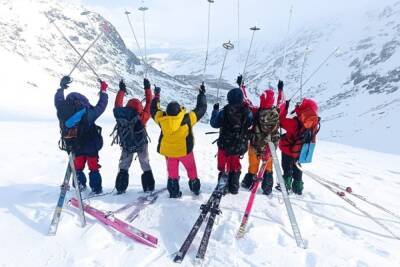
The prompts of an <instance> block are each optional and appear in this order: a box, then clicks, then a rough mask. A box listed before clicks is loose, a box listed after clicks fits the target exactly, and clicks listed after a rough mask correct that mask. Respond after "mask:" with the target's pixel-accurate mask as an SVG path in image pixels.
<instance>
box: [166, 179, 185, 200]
mask: <svg viewBox="0 0 400 267" xmlns="http://www.w3.org/2000/svg"><path fill="white" fill-rule="evenodd" d="M167 189H168V192H169V197H170V198H180V197H181V196H182V192H181V191H180V190H179V180H178V179H171V178H168V183H167Z"/></svg>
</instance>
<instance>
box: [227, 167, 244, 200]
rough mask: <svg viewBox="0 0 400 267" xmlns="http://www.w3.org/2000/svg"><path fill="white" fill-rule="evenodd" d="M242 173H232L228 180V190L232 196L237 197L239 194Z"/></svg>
mask: <svg viewBox="0 0 400 267" xmlns="http://www.w3.org/2000/svg"><path fill="white" fill-rule="evenodd" d="M240 173H241V172H230V173H229V179H228V190H229V193H231V194H232V195H236V194H237V193H238V192H239V179H240Z"/></svg>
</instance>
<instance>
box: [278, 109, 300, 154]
mask: <svg viewBox="0 0 400 267" xmlns="http://www.w3.org/2000/svg"><path fill="white" fill-rule="evenodd" d="M287 114H288V111H287V110H286V108H285V103H283V104H281V106H280V114H279V122H280V126H281V127H282V128H283V129H285V130H286V134H285V135H283V136H282V137H281V139H280V140H279V149H280V150H281V151H282V153H283V154H285V155H287V156H290V157H292V158H295V159H297V158H299V156H300V151H301V146H302V143H301V139H300V138H299V136H300V132H301V130H302V129H301V128H302V127H301V125H300V122H299V121H298V119H297V117H294V118H293V119H290V118H286V116H287Z"/></svg>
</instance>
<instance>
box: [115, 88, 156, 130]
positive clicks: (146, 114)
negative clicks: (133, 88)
mask: <svg viewBox="0 0 400 267" xmlns="http://www.w3.org/2000/svg"><path fill="white" fill-rule="evenodd" d="M144 92H145V97H146V105H145V106H144V108H143V106H142V102H141V101H140V100H139V99H137V98H132V99H130V100H129V101H128V103H127V104H126V107H130V108H133V109H135V110H136V111H137V112H138V113H139V114H140V121H141V122H142V124H143V125H144V126H146V124H147V122H148V120H149V119H150V117H151V114H150V105H151V101H152V100H153V94H152V93H151V89H150V88H148V89H145V90H144ZM124 96H125V92H124V91H122V90H119V91H118V94H117V97H116V98H115V105H114V107H116V108H119V107H122V106H123V105H124Z"/></svg>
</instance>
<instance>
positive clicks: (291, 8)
mask: <svg viewBox="0 0 400 267" xmlns="http://www.w3.org/2000/svg"><path fill="white" fill-rule="evenodd" d="M292 16H293V6H291V7H290V14H289V22H288V27H287V32H286V38H285V39H286V41H285V48H284V49H283V59H282V66H281V71H280V72H281V73H280V78H281V79H283V71H284V70H285V68H286V54H287V43H288V39H289V32H290V25H291V22H292Z"/></svg>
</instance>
